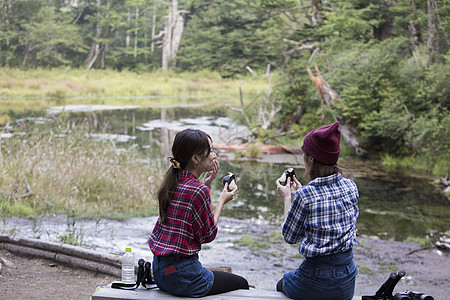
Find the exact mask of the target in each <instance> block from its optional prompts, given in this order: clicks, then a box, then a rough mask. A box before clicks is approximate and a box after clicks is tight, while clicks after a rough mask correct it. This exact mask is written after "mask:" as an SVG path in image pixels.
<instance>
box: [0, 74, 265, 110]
mask: <svg viewBox="0 0 450 300" xmlns="http://www.w3.org/2000/svg"><path fill="white" fill-rule="evenodd" d="M267 86H268V83H267V79H264V78H263V77H256V78H255V77H248V78H243V79H222V78H220V76H219V75H218V73H214V72H207V71H203V72H198V73H173V72H162V71H156V72H153V73H135V72H131V71H112V70H89V71H87V70H83V69H70V68H58V69H50V70H49V69H42V68H41V69H30V70H19V69H8V68H0V112H1V111H7V108H8V107H11V106H13V107H15V108H21V107H23V109H25V107H26V108H27V109H31V108H33V109H36V110H38V109H42V108H46V107H48V106H55V105H64V104H108V105H123V104H130V105H160V104H165V105H167V104H174V103H177V104H179V103H180V102H181V103H183V102H185V103H202V104H215V103H232V104H237V103H239V87H242V91H243V96H244V100H248V101H250V99H254V98H255V97H256V95H258V94H260V93H261V92H263V91H266V90H267ZM1 98H3V99H1Z"/></svg>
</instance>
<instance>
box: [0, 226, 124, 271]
mask: <svg viewBox="0 0 450 300" xmlns="http://www.w3.org/2000/svg"><path fill="white" fill-rule="evenodd" d="M0 249H6V250H8V251H9V252H12V253H15V254H17V255H21V256H33V257H41V258H45V259H48V260H51V261H54V262H56V263H61V264H66V265H68V266H71V267H74V268H83V269H86V270H89V271H93V272H99V273H104V274H109V275H113V276H120V274H121V266H122V258H121V257H120V256H119V255H113V254H109V253H101V252H97V251H94V250H91V249H86V248H82V247H77V246H72V245H67V244H64V243H56V242H50V241H42V240H38V239H31V238H14V237H11V236H8V235H5V234H0Z"/></svg>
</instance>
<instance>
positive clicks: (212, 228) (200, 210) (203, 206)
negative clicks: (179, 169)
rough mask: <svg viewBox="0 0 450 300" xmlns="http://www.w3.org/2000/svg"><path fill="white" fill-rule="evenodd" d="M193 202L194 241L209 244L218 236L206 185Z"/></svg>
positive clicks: (201, 188) (200, 189)
mask: <svg viewBox="0 0 450 300" xmlns="http://www.w3.org/2000/svg"><path fill="white" fill-rule="evenodd" d="M193 200H194V201H193V208H192V230H193V233H194V239H195V240H197V241H199V242H200V243H201V244H203V243H209V242H211V241H213V240H214V239H215V238H216V235H217V224H216V221H215V220H214V213H213V211H212V208H211V197H210V194H209V189H208V188H207V187H206V186H205V185H203V186H201V187H199V189H198V190H197V192H196V193H195V195H194V199H193Z"/></svg>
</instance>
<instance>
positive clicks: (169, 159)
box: [167, 156, 180, 169]
mask: <svg viewBox="0 0 450 300" xmlns="http://www.w3.org/2000/svg"><path fill="white" fill-rule="evenodd" d="M167 160H168V161H170V163H171V164H172V166H173V168H174V169H179V168H180V163H179V162H178V161H177V160H176V159H175V158H174V157H173V156H169V157H168V158H167Z"/></svg>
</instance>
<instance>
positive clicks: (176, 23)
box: [162, 0, 184, 71]
mask: <svg viewBox="0 0 450 300" xmlns="http://www.w3.org/2000/svg"><path fill="white" fill-rule="evenodd" d="M183 28H184V18H183V16H182V11H180V10H178V0H172V6H171V8H170V9H169V13H168V15H167V22H166V25H165V27H164V38H163V53H162V54H163V57H162V69H163V70H165V71H167V70H169V62H172V66H175V64H176V61H175V58H176V53H177V51H178V48H179V45H180V41H181V36H182V34H183Z"/></svg>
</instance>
